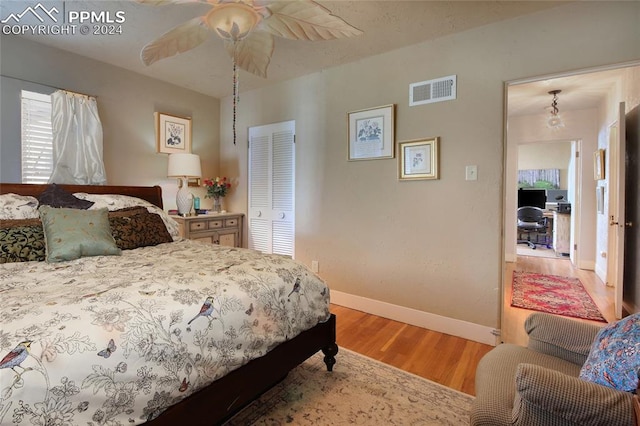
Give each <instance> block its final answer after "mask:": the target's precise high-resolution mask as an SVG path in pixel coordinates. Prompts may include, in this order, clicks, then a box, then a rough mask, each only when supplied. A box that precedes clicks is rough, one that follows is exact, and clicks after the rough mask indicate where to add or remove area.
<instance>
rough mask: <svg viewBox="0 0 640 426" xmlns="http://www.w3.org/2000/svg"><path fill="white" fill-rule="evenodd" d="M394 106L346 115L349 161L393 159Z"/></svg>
mask: <svg viewBox="0 0 640 426" xmlns="http://www.w3.org/2000/svg"><path fill="white" fill-rule="evenodd" d="M394 115H395V104H391V105H384V106H380V107H375V108H369V109H363V110H359V111H353V112H350V113H348V114H347V120H348V128H349V139H348V141H349V145H348V159H349V161H358V160H380V159H386V158H395V152H394V151H395V139H394V137H395V135H394V133H395V131H394V127H393V126H394V123H393V122H394Z"/></svg>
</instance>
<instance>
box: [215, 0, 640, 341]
mask: <svg viewBox="0 0 640 426" xmlns="http://www.w3.org/2000/svg"><path fill="white" fill-rule="evenodd" d="M639 13H640V4H638V3H632V2H607V3H604V2H578V3H571V4H568V5H565V6H561V7H557V8H554V9H552V10H549V11H545V12H541V13H537V14H533V15H530V16H525V17H522V18H518V19H513V20H509V21H504V22H501V23H497V24H493V25H489V26H485V27H482V28H478V29H474V30H470V31H467V32H464V33H460V34H455V35H451V36H447V37H443V38H441V39H438V40H434V41H430V42H426V43H421V44H418V45H415V46H412V47H409V48H405V49H399V50H396V51H393V52H389V53H385V54H381V55H379V56H376V57H372V58H368V59H365V60H362V61H359V62H356V63H351V64H348V65H344V66H340V67H336V68H332V69H328V70H325V71H323V72H320V73H316V74H313V75H310V76H306V77H302V78H298V79H295V80H291V81H288V82H284V83H280V84H275V85H273V86H271V87H268V88H264V89H261V90H255V91H251V92H247V93H243V94H242V102H241V104H240V106H239V112H238V119H239V123H238V129H239V132H240V134H239V140H242V141H243V142H242V143H239V144H238V145H236V146H234V145H233V144H232V142H231V140H232V136H231V108H232V106H231V99H230V98H225V99H223V101H222V104H221V108H222V109H221V126H222V128H221V150H220V152H221V169H222V170H223V172H224V173H225V174H227V175H230V176H233V177H235V178H237V179H238V180H239V182H240V183H241V185H243V186H241V187H240V188H238V190H237V191H234V192H233V193H232V194H231V196H230V197H227V198H228V200H227V203H228V204H229V205H230V206H231V208H232V209H233V210H236V211H246V179H247V166H246V164H247V146H246V142H244V141H246V129H247V128H248V127H249V126H254V125H261V124H267V123H272V122H278V121H284V120H291V119H293V120H296V129H297V131H298V134H297V147H296V161H297V164H296V170H297V176H296V179H297V184H296V207H297V216H296V257H297V258H298V259H299V260H301V261H302V262H304V263H306V264H309V263H310V262H311V260H318V261H319V263H320V275H321V276H322V277H323V278H324V279H325V280H326V281H327V282H328V283H329V285H330V286H331V288H332V290H333V291H334V292H339V293H340V294H348V295H353V296H355V297H360V298H365V299H369V300H373V301H380V302H384V303H388V304H391V305H393V306H399V307H404V308H406V309H408V310H412V312H413V311H416V312H422V313H425V314H429V315H434V316H437V317H439V318H441V317H442V318H449V319H452V320H456V321H462V322H464V323H468V324H479V325H482V326H486V327H487V328H491V327H498V326H499V307H500V285H501V281H502V275H501V274H502V253H503V251H502V238H503V236H502V220H503V219H502V214H503V210H502V202H503V201H502V194H503V187H502V185H503V179H504V171H503V137H504V135H503V111H504V105H503V99H504V98H503V85H504V82H506V81H511V80H516V79H521V78H524V77H529V76H533V75H543V74H550V73H557V72H562V71H567V70H573V69H580V68H587V67H593V66H596V65H601V64H608V63H618V62H624V61H629V60H632V59H636V58H640V43H638V41H639V40H640V26H638V25H637V23H638V19H637V18H638V16H639ZM585 46H588V48H585ZM450 74H457V76H458V99H457V100H455V101H449V102H443V103H436V104H431V105H423V106H418V107H409V106H408V99H407V98H408V85H409V84H410V83H412V82H416V81H423V80H426V79H430V78H437V77H442V76H446V75H450ZM241 78H242V77H241ZM390 103H394V104H396V106H397V113H396V140H400V141H402V140H408V139H415V138H422V137H432V136H440V137H441V153H440V170H441V177H440V180H437V181H414V182H399V181H398V180H397V178H396V176H397V167H398V165H397V160H375V161H359V162H348V161H347V160H346V158H347V119H346V118H347V113H348V112H349V111H354V110H359V109H363V108H370V107H376V106H380V105H386V104H390ZM585 115H588V116H591V115H592V114H591V113H589V112H585V113H582V114H581V115H580V117H578V119H580V120H586V121H588V120H589V118H587V117H585ZM568 118H569V119H570V117H568ZM569 121H571V120H569ZM591 127H592V128H589V129H587V130H586V131H584V134H582V133H581V134H579V135H575V134H568V135H563V136H562V138H563V139H570V138H576V137H577V138H582V139H583V140H585V141H586V142H585V143H586V151H590V152H592V151H593V149H594V148H595V146H596V143H597V128H596V127H594V126H593V125H592V126H591ZM583 163H584V164H583V167H584V168H585V169H587V170H590V167H591V160H590V158H589V159H584V160H583ZM513 164H515V162H514V163H513ZM466 165H477V166H478V180H477V181H474V182H467V181H465V180H464V176H465V173H464V170H465V166H466ZM507 172H508V173H510V171H507ZM508 177H509V176H508ZM589 178H590V180H591V184H592V185H593V179H592V177H591V176H590V175H589ZM594 192H595V191H594V190H591V191H588V193H587V194H585V199H584V202H585V203H594V202H595V201H594V200H595V194H594ZM512 201H513V200H512ZM507 202H509V197H507ZM513 205H514V206H515V201H513ZM514 216H515V215H514ZM594 221H595V218H594V217H591V218H585V226H586V225H588V224H589V222H590V227H591V233H590V234H589V232H588V231H587V230H585V231H584V232H583V235H584V240H585V243H586V244H590V245H591V247H592V248H593V247H594V240H595V235H594V234H595V232H594V229H595V224H594ZM513 229H515V227H513ZM505 232H507V233H508V232H512V228H511V226H510V225H508V226H507V229H506V230H505ZM505 237H506V238H507V240H508V238H509V236H508V235H505ZM513 241H515V238H514V239H513ZM514 245H515V244H514ZM514 249H515V248H514ZM591 253H592V254H591V259H590V260H591V262H593V249H592V250H591ZM488 331H489V330H486V329H485V330H483V331H482V333H488ZM475 337H476V338H477V339H478V340H484V339H485V337H486V336H484V335H482V336H481V335H477V336H475Z"/></svg>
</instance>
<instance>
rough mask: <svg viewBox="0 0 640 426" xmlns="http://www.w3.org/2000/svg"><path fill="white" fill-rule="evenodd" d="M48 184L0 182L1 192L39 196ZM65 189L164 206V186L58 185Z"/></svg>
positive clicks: (72, 191)
mask: <svg viewBox="0 0 640 426" xmlns="http://www.w3.org/2000/svg"><path fill="white" fill-rule="evenodd" d="M48 186H49V185H46V184H42V185H41V184H25V183H0V194H8V193H13V194H20V195H30V196H32V197H36V198H38V196H39V195H40V194H42V192H43V191H44V190H45V189H46V188H47V187H48ZM58 186H59V187H60V188H62V189H64V190H65V191H68V192H71V193H75V192H86V193H88V194H121V195H128V196H130V197H138V198H142V199H143V200H146V201H148V202H150V203H152V204H155V205H156V206H158V207H160V208H162V188H160V187H159V186H114V185H109V186H107V185H58Z"/></svg>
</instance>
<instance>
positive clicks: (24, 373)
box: [0, 184, 338, 426]
mask: <svg viewBox="0 0 640 426" xmlns="http://www.w3.org/2000/svg"><path fill="white" fill-rule="evenodd" d="M48 189H51V186H47V185H23V184H1V185H0V194H17V195H18V196H22V197H29V196H30V197H36V198H38V197H42V195H43V193H45V192H46V191H48ZM56 190H60V191H62V192H64V193H65V194H75V197H76V198H78V199H80V200H83V201H85V202H91V203H94V205H93V206H92V207H90V208H89V209H88V210H86V211H88V212H90V213H89V216H90V217H91V218H92V219H91V220H89V222H88V223H89V224H90V225H91V227H93V226H94V222H95V223H97V222H98V221H99V220H103V218H104V215H105V214H107V213H106V212H105V213H103V210H105V209H104V207H107V208H108V210H109V213H108V220H109V224H110V225H111V229H112V230H113V229H115V228H114V226H115V225H114V223H115V224H117V223H122V222H125V223H126V224H127V226H129V227H128V228H127V227H124V228H123V229H125V231H126V232H125V231H122V229H121V230H120V231H121V232H125V233H129V234H136V237H138V235H137V234H138V231H136V232H133V231H131V229H134V230H135V229H138V230H140V229H141V228H140V227H138V228H135V226H134V225H132V224H138V225H139V223H138V222H136V221H137V220H140V218H143V217H144V218H145V219H144V220H145V221H146V220H147V219H148V218H147V216H153V219H154V222H153V223H154V224H156V225H157V222H158V218H157V216H160V217H161V218H162V221H163V222H165V225H166V228H165V226H162V225H160V228H162V229H163V230H168V231H167V232H168V233H169V234H171V232H170V231H171V225H170V223H169V222H166V221H167V220H169V221H170V219H168V218H167V216H166V214H163V213H160V212H161V208H162V194H161V189H160V187H157V186H155V187H119V186H76V185H58V186H57V188H56ZM115 194H118V195H119V196H118V197H116V196H115ZM114 199H115V200H117V202H115V203H114V202H113V200H114ZM123 199H125V200H128V201H131V200H134V201H135V202H134V204H135V206H131V205H128V206H126V207H124V208H123V207H122V206H121V205H119V204H118V202H120V201H122V200H123ZM143 200H144V201H143ZM138 201H139V202H138ZM138 204H140V205H138ZM100 207H103V208H102V209H101V208H100ZM140 208H143V210H144V212H140V211H139V209H140ZM136 209H137V210H136ZM63 211H64V212H67V211H68V210H66V209H51V208H43V209H41V210H40V215H41V217H40V220H41V223H42V225H41V226H42V227H43V228H44V231H43V232H45V233H46V236H47V242H48V244H47V247H46V253H47V259H48V261H47V262H44V261H29V262H12V263H3V264H0V300H1V301H2V302H1V303H2V304H1V305H0V349H1V351H2V352H0V359H2V362H1V363H0V424H16V423H17V424H29V425H31V424H43V425H44V424H64V425H75V424H88V425H102V424H106V425H124V424H141V423H145V424H148V425H152V426H156V425H158V426H163V425H175V424H189V425H214V424H223V423H224V422H225V421H227V420H229V419H230V418H231V417H232V416H233V415H234V414H236V413H237V412H239V411H240V410H241V409H242V408H243V407H245V406H246V405H247V404H249V403H250V402H251V401H253V400H254V399H255V398H257V397H258V396H259V395H261V394H262V393H263V392H265V391H266V390H268V389H269V388H271V387H272V386H273V385H275V384H276V383H278V382H279V381H280V380H282V379H283V378H284V377H285V376H286V375H287V373H288V372H289V371H290V370H291V369H293V368H294V367H296V366H297V365H298V364H300V363H301V362H303V361H304V360H305V359H307V358H308V357H310V356H312V355H313V354H315V353H316V352H318V351H320V350H322V351H323V353H324V355H325V358H324V359H325V363H326V364H327V369H328V370H329V371H331V370H332V367H333V365H334V363H335V355H336V354H337V352H338V347H337V345H336V343H335V341H336V339H335V337H336V336H335V333H336V331H335V316H334V315H332V314H330V312H329V305H328V303H329V289H328V288H327V287H326V285H325V284H324V283H323V282H322V281H321V280H319V279H318V278H317V277H316V276H315V275H314V274H313V273H311V272H310V271H309V270H308V269H307V268H306V267H304V265H302V264H300V263H298V262H296V261H293V260H291V259H288V258H285V257H283V256H277V255H261V254H259V253H257V252H254V251H252V250H247V249H238V248H231V247H219V246H213V245H207V244H204V243H200V242H195V241H190V240H183V239H180V238H178V237H175V234H174V235H172V236H171V239H170V240H167V241H166V242H162V243H159V244H154V245H148V246H146V245H142V246H135V245H134V246H133V247H135V248H131V249H122V250H120V251H119V252H118V253H117V254H116V253H112V254H113V255H99V256H96V255H91V256H86V257H85V256H81V257H79V258H74V259H72V260H66V259H63V260H62V261H59V262H55V263H54V261H55V259H56V257H55V256H56V255H57V254H59V253H58V252H57V251H56V252H55V253H54V252H53V251H52V250H54V248H55V249H56V250H57V246H56V244H57V242H58V240H57V239H56V238H57V237H56V236H57V235H59V234H55V233H54V230H56V228H55V227H58V226H62V225H60V224H61V223H64V222H63V219H64V220H67V219H69V217H70V218H71V219H72V220H75V216H74V215H75V214H78V215H81V216H80V217H81V218H82V220H84V218H85V216H86V215H85V213H76V211H72V212H69V213H68V214H69V215H70V216H69V217H67V213H65V214H64V215H62V216H61V213H60V212H63ZM156 213H158V214H156ZM134 214H135V215H138V216H133V215H134ZM91 215H100V216H99V218H98V219H99V220H98V219H96V220H94V219H93V218H94V216H91ZM112 215H113V216H112ZM95 217H98V216H95ZM133 219H135V220H133ZM25 220H30V219H25ZM118 221H120V222H118ZM3 222H5V223H9V222H10V221H9V220H5V221H3ZM74 223H75V222H74ZM78 223H80V222H78ZM141 223H147V222H141ZM138 225H136V226H138ZM74 226H75V225H74ZM132 226H133V228H132ZM154 226H155V225H154ZM78 227H79V228H82V226H81V225H78ZM160 228H158V229H160ZM91 229H92V231H91V232H93V228H91ZM150 229H151V228H150ZM83 232H84V230H83ZM152 233H153V234H154V235H155V236H156V237H157V236H158V235H160V234H162V233H163V231H161V230H158V232H155V231H154V232H152ZM156 234H157V235H156ZM3 235H4V234H3ZM113 235H114V236H115V235H116V233H115V231H114V232H113ZM65 238H66V234H64V237H63V238H59V240H61V241H63V240H65ZM116 241H118V246H120V244H121V243H122V244H124V245H125V246H126V244H128V243H129V242H130V241H129V240H128V239H127V235H124V236H123V238H122V240H118V238H116ZM125 246H123V247H125ZM100 249H101V250H102V249H104V248H102V247H101V248H100ZM3 250H4V249H3ZM109 250H111V248H109ZM60 253H63V254H65V255H66V252H65V251H61V252H60ZM105 253H106V252H105ZM246 297H253V298H252V299H246ZM194 345H195V346H194Z"/></svg>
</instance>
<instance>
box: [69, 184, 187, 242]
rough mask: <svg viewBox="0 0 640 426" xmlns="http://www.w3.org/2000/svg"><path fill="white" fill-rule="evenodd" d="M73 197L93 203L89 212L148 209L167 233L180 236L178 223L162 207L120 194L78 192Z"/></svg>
mask: <svg viewBox="0 0 640 426" xmlns="http://www.w3.org/2000/svg"><path fill="white" fill-rule="evenodd" d="M73 195H75V196H76V197H78V198H80V199H82V200H89V201H93V202H94V204H93V206H91V207H90V208H89V210H96V209H100V208H107V209H108V210H109V211H113V210H119V209H124V208H126V207H136V206H143V207H146V208H147V210H148V211H149V213H156V214H157V215H159V216H160V217H161V218H162V221H163V222H164V225H165V226H166V227H167V231H169V234H171V236H172V237H177V236H178V235H179V234H180V231H179V229H178V223H177V222H176V221H175V220H173V219H172V218H171V216H169V215H168V214H167V213H166V212H165V211H164V210H162V209H161V208H160V207H158V206H156V205H154V204H151V203H150V202H148V201H145V200H143V199H141V198H136V197H130V196H128V195H120V194H87V193H85V192H76V193H75V194H73Z"/></svg>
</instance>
